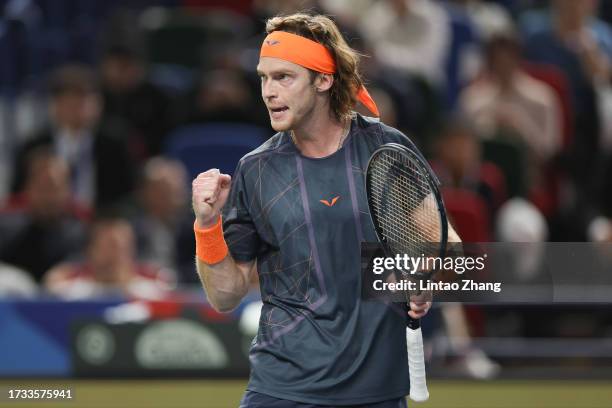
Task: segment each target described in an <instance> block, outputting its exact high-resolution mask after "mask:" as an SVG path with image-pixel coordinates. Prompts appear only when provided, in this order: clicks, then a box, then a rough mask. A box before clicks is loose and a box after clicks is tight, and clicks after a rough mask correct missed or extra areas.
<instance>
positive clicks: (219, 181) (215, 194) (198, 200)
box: [192, 169, 232, 228]
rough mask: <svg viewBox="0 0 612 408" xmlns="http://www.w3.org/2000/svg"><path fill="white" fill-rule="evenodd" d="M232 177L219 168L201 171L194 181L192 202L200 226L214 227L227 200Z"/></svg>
mask: <svg viewBox="0 0 612 408" xmlns="http://www.w3.org/2000/svg"><path fill="white" fill-rule="evenodd" d="M231 180H232V178H231V177H230V176H229V175H227V174H221V172H219V169H210V170H208V171H205V172H204V173H200V174H199V175H198V177H196V178H195V179H194V180H193V183H192V204H193V211H194V213H195V216H196V222H197V223H198V226H199V227H200V228H208V227H212V226H213V225H214V224H215V223H216V222H217V220H218V219H219V214H221V208H222V207H223V205H224V204H225V202H226V201H227V196H228V195H229V191H230V184H231Z"/></svg>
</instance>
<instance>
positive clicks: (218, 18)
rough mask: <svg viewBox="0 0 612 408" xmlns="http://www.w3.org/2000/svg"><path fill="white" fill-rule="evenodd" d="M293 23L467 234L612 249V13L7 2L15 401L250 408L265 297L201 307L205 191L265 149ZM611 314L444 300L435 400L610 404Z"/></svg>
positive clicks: (3, 216) (0, 280)
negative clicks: (195, 217)
mask: <svg viewBox="0 0 612 408" xmlns="http://www.w3.org/2000/svg"><path fill="white" fill-rule="evenodd" d="M300 10H309V11H321V12H324V13H328V14H330V15H332V16H334V17H335V19H336V21H337V22H338V23H339V25H340V27H341V29H342V31H343V32H344V33H345V36H346V38H347V39H348V40H349V43H350V45H352V46H353V47H354V48H356V49H358V50H359V51H361V52H363V53H364V54H365V55H366V56H365V57H364V58H363V59H362V67H363V72H364V76H365V78H366V80H367V83H368V87H369V89H370V91H371V93H372V95H373V97H374V99H375V100H376V101H377V103H378V105H379V107H380V110H381V112H382V115H383V117H382V119H383V120H384V121H385V122H386V123H388V124H391V125H393V126H395V127H397V128H399V129H401V130H403V131H404V132H405V133H407V134H409V135H411V137H412V138H413V140H414V141H415V142H416V143H417V144H418V145H419V146H420V147H421V149H423V151H425V152H426V155H427V157H428V159H430V162H431V163H432V166H433V167H434V169H435V170H436V172H437V173H438V174H439V175H440V178H441V180H442V181H443V184H444V196H445V201H446V203H447V206H448V207H449V212H450V214H451V217H452V218H453V222H454V224H455V225H456V227H457V228H458V230H459V232H460V234H461V236H462V237H463V238H464V240H466V241H472V242H483V241H502V242H530V243H538V242H545V241H560V242H583V241H592V242H604V243H605V242H610V241H612V227H611V224H610V221H609V217H610V216H611V215H612V189H611V188H610V187H612V186H611V184H612V166H611V161H610V147H611V146H612V142H611V140H612V123H610V119H609V118H610V117H612V112H611V110H612V103H611V102H610V101H611V100H612V98H611V95H612V92H611V90H610V89H611V88H610V78H611V77H610V63H611V62H612V31H611V29H610V26H609V24H610V23H612V3H611V2H609V1H599V2H598V1H594V0H554V1H550V2H549V1H536V0H531V1H530V0H500V1H468V0H465V1H459V0H456V1H450V0H449V1H435V0H398V1H393V0H384V1H383V0H379V1H370V0H355V1H348V0H320V1H265V0H236V1H217V0H183V1H179V0H165V1H139V0H127V1H114V0H113V1H95V0H78V1H77V0H72V1H71V0H55V1H51V0H0V202H1V203H2V206H1V208H0V377H1V378H0V389H3V390H5V389H7V388H9V387H11V388H15V387H16V388H19V387H22V388H23V387H26V386H27V387H36V388H49V387H53V388H65V387H72V388H73V389H74V390H75V398H76V400H75V401H74V402H73V403H72V405H73V406H90V407H94V406H100V407H102V406H109V405H111V404H112V405H115V406H143V407H144V406H147V407H148V406H170V405H173V406H185V407H188V406H201V407H230V406H237V402H238V400H239V399H240V396H241V395H242V393H243V391H244V386H245V384H246V376H247V375H248V368H247V367H248V366H247V361H246V357H245V350H246V349H247V347H248V344H249V342H250V338H251V336H252V333H253V318H252V314H251V313H253V311H254V310H256V304H257V303H256V302H257V300H258V295H257V290H256V288H257V285H256V282H254V283H253V291H252V292H251V293H250V294H249V296H248V297H247V299H246V300H245V302H244V303H243V305H242V306H241V307H240V308H239V309H238V310H236V311H235V312H233V313H231V314H230V315H220V314H217V313H216V312H215V311H214V310H212V308H210V306H208V305H207V303H206V300H205V296H204V294H203V291H202V290H201V288H200V287H199V284H198V278H197V275H196V273H195V271H194V268H193V253H194V249H193V245H194V244H193V239H192V235H191V234H192V233H191V231H190V228H191V223H192V214H191V212H190V209H189V194H190V191H189V184H190V180H191V178H192V177H193V176H194V175H195V174H197V173H198V172H200V171H203V170H206V169H208V168H211V167H218V168H220V169H222V170H223V171H225V172H228V173H231V172H232V171H233V169H234V167H235V164H236V162H237V160H238V159H239V158H240V157H241V156H242V155H243V154H244V153H246V152H248V151H249V150H251V149H252V148H254V147H256V146H258V145H259V144H260V143H261V142H262V141H263V140H265V139H266V138H267V137H269V136H270V135H271V134H272V130H271V129H270V128H269V123H268V116H267V112H266V111H265V109H264V106H263V104H262V103H261V101H260V95H259V89H258V87H259V84H258V81H259V80H258V78H257V76H256V74H255V71H254V68H255V66H256V63H257V59H258V48H259V44H260V42H261V39H262V38H263V36H262V33H263V28H264V24H263V22H264V21H265V19H266V18H267V17H269V16H272V15H275V14H277V13H290V12H295V11H300ZM66 135H68V139H69V136H70V135H72V136H75V137H74V140H77V141H78V142H77V143H70V142H65V143H64V142H61V140H63V138H64V136H66ZM92 146H93V147H92ZM103 180H111V181H112V182H111V183H110V184H111V185H110V186H109V183H106V182H104V181H103ZM45 187H46V188H45ZM37 191H38V192H39V194H37V193H36V192H37ZM41 191H42V193H41ZM100 220H102V221H100ZM104 220H106V224H104V222H105V221H104ZM108 220H112V222H111V223H109V221H108ZM92 227H95V228H92ZM105 243H106V244H107V245H105ZM92 254H97V255H92ZM117 259H122V260H123V261H124V263H122V262H119V261H116V260H117ZM112 260H115V262H114V261H112ZM58 265H61V267H59V268H58ZM126 265H129V267H127V270H128V271H129V272H125V273H127V278H126V275H122V274H121V273H119V272H117V271H119V270H121V271H124V270H125V268H126ZM50 270H55V272H52V273H51V274H49V273H48V271H50ZM58 270H60V271H59V272H58ZM96 270H100V271H103V272H100V274H96V273H95V271H96ZM92 271H94V272H92ZM113 271H115V272H116V273H115V272H113ZM104 273H107V275H104ZM122 273H123V272H122ZM126 282H127V283H126ZM249 305H251V306H252V307H251V308H250V309H249V308H248V307H249ZM245 310H246V311H247V312H246V313H243V312H245ZM608 310H609V305H607V304H601V305H592V304H591V305H588V304H584V305H576V304H574V305H554V306H552V305H550V304H542V305H533V304H532V305H514V306H507V305H506V306H495V307H493V306H489V307H482V306H479V307H475V306H466V307H464V308H459V309H458V310H457V308H450V309H448V308H447V309H446V310H444V308H443V307H441V306H440V305H436V309H435V310H433V311H432V313H431V316H430V317H429V318H428V319H427V320H428V322H427V326H428V327H426V329H427V330H426V331H427V337H428V344H429V346H428V349H427V352H428V355H429V363H428V364H429V365H428V369H429V373H430V384H431V395H432V397H431V400H430V401H429V402H427V403H426V404H423V406H424V407H485V406H486V407H510V406H517V405H520V406H525V407H548V406H550V407H553V406H554V407H565V406H567V407H569V406H572V407H575V406H578V407H608V406H612V402H611V401H612V394H611V392H612V387H610V380H611V379H612V342H611V341H610V335H611V333H612V324H611V323H612V321H611V319H610V315H609V313H608ZM445 313H446V317H445V316H444V315H445ZM255 315H256V313H255ZM245 316H246V317H245ZM249 316H251V318H250V319H249V318H248V317H249ZM241 318H242V319H243V320H242V321H241ZM449 322H465V324H458V325H455V326H459V327H450V326H453V324H449ZM255 323H256V319H255ZM220 356H221V357H220ZM5 403H7V401H5V400H3V397H2V396H0V406H2V405H3V404H5ZM26 405H27V404H26V403H24V404H22V405H21V406H26ZM46 406H55V405H54V404H52V403H48V404H46ZM57 406H65V405H64V404H63V403H60V404H58V405H57Z"/></svg>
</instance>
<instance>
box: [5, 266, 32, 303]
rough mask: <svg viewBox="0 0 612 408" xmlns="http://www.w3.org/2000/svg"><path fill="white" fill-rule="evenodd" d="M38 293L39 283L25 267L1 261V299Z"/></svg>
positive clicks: (30, 296)
mask: <svg viewBox="0 0 612 408" xmlns="http://www.w3.org/2000/svg"><path fill="white" fill-rule="evenodd" d="M37 294H38V285H37V284H36V282H35V281H34V279H32V277H31V276H30V274H29V273H28V272H26V271H24V270H23V269H19V268H16V267H14V266H13V265H8V264H5V263H2V262H0V299H3V298H15V297H19V298H22V297H25V298H33V297H35V296H36V295H37Z"/></svg>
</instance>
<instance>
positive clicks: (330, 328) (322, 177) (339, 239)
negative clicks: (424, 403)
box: [223, 114, 417, 405]
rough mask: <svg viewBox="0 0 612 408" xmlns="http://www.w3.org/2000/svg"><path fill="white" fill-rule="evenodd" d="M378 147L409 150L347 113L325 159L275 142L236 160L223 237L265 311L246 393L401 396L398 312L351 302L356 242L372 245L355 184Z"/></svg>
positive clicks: (357, 283)
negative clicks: (342, 133) (341, 134)
mask: <svg viewBox="0 0 612 408" xmlns="http://www.w3.org/2000/svg"><path fill="white" fill-rule="evenodd" d="M388 142H395V143H401V144H403V145H405V146H407V147H409V148H410V149H413V150H414V151H417V149H416V147H415V146H414V144H413V143H412V142H411V141H410V140H409V139H408V138H407V137H406V136H404V135H403V134H402V133H401V132H399V131H398V130H396V129H393V128H391V127H389V126H386V125H384V124H382V123H380V122H379V121H377V120H375V119H371V118H366V117H363V116H361V115H359V114H356V115H355V116H354V118H353V120H352V123H351V129H350V132H349V135H348V136H347V138H346V140H345V141H344V144H343V146H342V147H341V148H340V149H339V150H338V151H336V152H335V153H333V154H332V155H330V156H327V157H324V158H319V159H313V158H308V157H305V156H303V155H301V154H300V152H299V150H298V149H297V148H296V146H295V145H294V144H293V141H292V139H291V137H290V135H289V133H288V132H281V133H278V134H276V135H275V136H273V137H272V138H270V139H269V140H268V141H267V142H265V143H264V144H263V145H262V146H261V147H259V148H258V149H256V150H254V151H253V152H251V153H249V154H248V155H246V156H245V157H243V158H242V159H241V160H240V162H239V164H238V167H237V169H236V171H235V173H234V176H233V180H232V186H231V191H230V195H229V199H228V202H227V203H226V205H225V207H224V209H223V228H224V233H225V239H226V241H227V244H228V246H229V248H230V252H231V254H232V256H233V257H234V259H236V260H237V261H251V260H254V259H257V271H258V274H259V279H260V286H261V296H262V300H263V304H264V305H263V309H262V313H261V318H260V322H259V332H258V334H257V336H256V337H255V339H254V340H253V343H252V347H251V351H250V361H251V367H252V368H251V376H250V381H249V385H248V387H247V388H248V389H249V390H252V391H256V392H260V393H263V394H267V395H271V396H274V397H278V398H283V399H288V400H293V401H298V402H306V403H312V404H329V405H350V404H357V403H359V404H367V403H373V402H378V401H384V400H388V399H390V398H394V397H401V396H404V395H406V394H408V392H409V377H408V366H407V357H406V338H405V327H406V305H403V304H395V305H394V304H385V303H382V302H376V301H365V300H363V299H362V298H361V296H360V294H361V284H362V282H361V273H360V243H361V242H362V241H368V242H376V240H377V239H376V234H375V231H374V227H373V225H372V221H371V220H370V215H369V211H368V204H367V198H366V193H365V183H364V175H365V170H366V167H367V163H368V159H369V157H370V155H371V154H372V153H373V152H374V150H376V148H377V147H379V146H380V145H381V144H383V143H388Z"/></svg>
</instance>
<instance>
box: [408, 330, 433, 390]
mask: <svg viewBox="0 0 612 408" xmlns="http://www.w3.org/2000/svg"><path fill="white" fill-rule="evenodd" d="M406 346H407V348H408V368H409V370H410V399H411V400H413V401H415V402H423V401H427V399H428V398H429V391H428V390H427V380H426V376H425V356H424V354H423V333H422V332H421V328H420V327H419V328H417V329H415V330H413V329H411V328H410V327H407V328H406Z"/></svg>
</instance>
